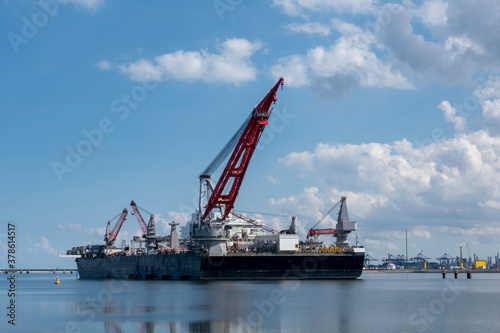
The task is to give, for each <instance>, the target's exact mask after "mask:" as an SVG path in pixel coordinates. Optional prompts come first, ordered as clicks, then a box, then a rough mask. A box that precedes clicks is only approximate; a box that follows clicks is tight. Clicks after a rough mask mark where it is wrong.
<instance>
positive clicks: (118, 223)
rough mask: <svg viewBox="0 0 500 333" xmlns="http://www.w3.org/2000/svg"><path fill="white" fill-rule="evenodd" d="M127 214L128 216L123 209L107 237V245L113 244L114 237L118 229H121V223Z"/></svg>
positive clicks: (126, 211)
mask: <svg viewBox="0 0 500 333" xmlns="http://www.w3.org/2000/svg"><path fill="white" fill-rule="evenodd" d="M127 214H128V210H127V207H125V208H124V209H123V212H122V214H121V215H120V217H119V218H118V221H116V224H115V226H114V227H113V230H112V231H111V233H110V234H109V237H108V239H107V242H108V243H111V242H114V241H115V240H116V237H118V233H119V232H120V229H121V228H122V225H123V221H125V220H126V217H127Z"/></svg>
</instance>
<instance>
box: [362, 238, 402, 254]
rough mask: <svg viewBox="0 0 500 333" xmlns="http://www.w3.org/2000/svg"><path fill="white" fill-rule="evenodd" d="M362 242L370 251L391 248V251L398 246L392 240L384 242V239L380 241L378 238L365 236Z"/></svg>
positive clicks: (397, 248)
mask: <svg viewBox="0 0 500 333" xmlns="http://www.w3.org/2000/svg"><path fill="white" fill-rule="evenodd" d="M364 243H365V244H366V246H367V247H368V248H369V249H370V251H372V250H386V249H387V250H391V251H398V250H399V247H398V246H397V245H396V244H394V243H392V242H386V241H380V240H376V239H369V238H367V239H365V240H364Z"/></svg>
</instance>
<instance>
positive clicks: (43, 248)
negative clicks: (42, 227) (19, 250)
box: [28, 236, 58, 256]
mask: <svg viewBox="0 0 500 333" xmlns="http://www.w3.org/2000/svg"><path fill="white" fill-rule="evenodd" d="M28 253H30V254H32V255H34V256H41V255H42V256H43V255H45V254H47V253H49V254H52V255H56V254H58V252H57V250H56V249H54V248H53V247H51V246H50V242H49V240H48V239H47V237H45V236H40V241H39V242H37V243H35V245H34V247H30V248H28Z"/></svg>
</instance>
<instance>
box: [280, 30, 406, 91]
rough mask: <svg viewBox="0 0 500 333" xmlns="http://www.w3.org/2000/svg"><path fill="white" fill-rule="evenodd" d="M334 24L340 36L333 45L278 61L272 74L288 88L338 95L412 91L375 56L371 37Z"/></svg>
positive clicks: (399, 76)
mask: <svg viewBox="0 0 500 333" xmlns="http://www.w3.org/2000/svg"><path fill="white" fill-rule="evenodd" d="M333 25H334V27H335V28H336V29H337V30H339V31H340V32H342V33H343V36H342V37H340V38H338V39H337V40H336V41H335V43H334V44H333V45H330V46H317V47H315V48H312V49H309V50H307V52H306V54H305V55H299V54H294V55H290V56H287V57H283V58H280V59H278V61H277V63H276V64H275V65H274V66H273V67H272V68H271V71H272V73H273V75H274V76H276V77H277V76H283V77H284V78H285V80H286V82H287V85H289V86H294V87H301V86H309V87H311V88H313V89H316V90H318V91H320V92H323V93H325V94H328V95H331V94H334V95H337V96H340V95H342V93H343V92H344V91H346V90H351V89H356V88H358V87H391V88H396V89H411V88H413V86H412V84H411V83H410V82H409V81H408V80H407V79H406V78H405V77H404V76H403V75H402V74H401V73H400V72H398V71H397V70H394V69H393V68H391V66H390V65H389V64H388V63H385V62H383V61H381V60H380V59H379V58H378V57H377V55H376V53H375V52H374V51H373V50H372V46H373V45H374V43H375V39H374V36H373V35H372V34H370V33H367V32H364V31H362V30H361V29H360V28H359V27H357V26H355V25H353V24H349V23H346V22H343V21H340V20H334V21H333Z"/></svg>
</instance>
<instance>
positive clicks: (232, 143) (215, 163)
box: [200, 111, 253, 177]
mask: <svg viewBox="0 0 500 333" xmlns="http://www.w3.org/2000/svg"><path fill="white" fill-rule="evenodd" d="M252 115H253V111H252V113H250V115H249V116H248V117H247V119H245V121H244V122H243V124H241V126H240V128H238V130H237V131H236V133H234V134H233V136H232V137H231V139H229V141H228V142H227V143H226V145H225V146H224V147H223V148H222V149H221V151H220V152H219V153H218V154H217V156H215V158H214V159H213V160H212V162H210V164H209V165H208V166H207V168H206V169H205V170H203V172H202V173H201V175H200V177H201V176H211V175H212V174H213V173H214V172H215V170H217V169H218V168H219V166H220V165H221V164H222V162H223V161H224V160H225V159H226V157H227V156H228V155H229V153H230V152H232V151H233V150H234V148H235V147H236V144H237V143H238V141H239V140H240V138H241V135H242V134H243V131H244V130H245V127H246V126H247V124H248V122H249V121H250V117H252Z"/></svg>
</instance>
